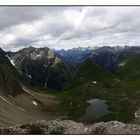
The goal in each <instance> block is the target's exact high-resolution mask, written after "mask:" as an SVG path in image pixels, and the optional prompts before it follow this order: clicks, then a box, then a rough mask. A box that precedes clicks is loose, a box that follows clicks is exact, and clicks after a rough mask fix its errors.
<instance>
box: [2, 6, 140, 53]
mask: <svg viewBox="0 0 140 140" xmlns="http://www.w3.org/2000/svg"><path fill="white" fill-rule="evenodd" d="M103 45H111V46H115V45H121V46H122V45H140V7H99V6H98V7H93V6H90V7H88V6H82V7H80V6H79V7H78V6H73V7H72V6H71V7H70V6H66V7H64V6H62V7H61V6H60V7H57V6H54V7H46V6H43V7H39V6H37V7H33V6H32V7H30V6H26V7H21V6H20V7H0V47H2V48H3V49H4V50H12V51H16V50H19V49H21V48H23V47H28V46H34V47H50V48H55V49H61V48H64V49H69V48H73V47H87V46H91V47H93V46H103Z"/></svg>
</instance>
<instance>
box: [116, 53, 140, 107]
mask: <svg viewBox="0 0 140 140" xmlns="http://www.w3.org/2000/svg"><path fill="white" fill-rule="evenodd" d="M139 60H140V55H137V56H135V57H133V58H131V59H128V60H126V61H125V62H123V63H124V65H123V66H121V67H120V66H119V65H118V68H117V71H116V73H117V74H118V75H119V76H120V78H121V80H122V83H123V86H124V88H125V89H126V91H127V96H128V97H129V98H130V99H131V100H133V102H135V107H136V108H137V107H139V106H140V103H139V102H140V61H139Z"/></svg>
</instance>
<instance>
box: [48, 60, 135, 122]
mask: <svg viewBox="0 0 140 140" xmlns="http://www.w3.org/2000/svg"><path fill="white" fill-rule="evenodd" d="M95 81H96V82H97V84H95V83H94V82H95ZM56 95H57V96H58V98H59V99H60V101H61V104H60V105H59V106H56V107H54V108H49V109H48V108H46V110H47V111H52V112H55V113H58V115H60V114H63V115H66V116H69V117H70V118H73V119H75V118H78V117H79V116H81V115H82V114H83V113H84V112H85V108H86V107H87V105H88V104H87V103H86V101H87V100H89V99H91V98H101V99H105V100H108V105H109V110H111V111H113V112H114V113H111V114H109V115H107V116H105V117H104V118H102V120H113V119H114V120H116V119H117V120H122V121H125V120H126V121H128V120H131V119H132V118H133V114H131V112H132V111H130V110H131V108H129V109H127V105H128V104H132V102H131V101H130V100H129V99H128V98H127V96H126V94H125V90H124V89H123V86H122V83H121V81H119V79H117V77H116V76H115V75H114V74H112V73H111V72H109V71H108V70H105V69H102V68H101V67H99V66H97V65H95V64H93V63H92V61H91V60H90V59H87V60H85V61H84V62H83V63H82V64H80V65H79V66H78V68H77V73H76V75H75V76H74V78H73V80H72V81H70V82H69V83H68V84H67V86H66V87H65V89H64V91H62V92H59V93H56ZM124 110H125V112H124ZM126 115H127V119H126V117H125V120H124V116H126ZM128 116H129V117H128Z"/></svg>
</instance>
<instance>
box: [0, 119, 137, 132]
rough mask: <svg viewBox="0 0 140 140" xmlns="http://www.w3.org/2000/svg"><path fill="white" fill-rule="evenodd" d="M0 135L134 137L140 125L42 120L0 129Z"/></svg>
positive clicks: (113, 122) (116, 122) (114, 122)
mask: <svg viewBox="0 0 140 140" xmlns="http://www.w3.org/2000/svg"><path fill="white" fill-rule="evenodd" d="M0 134H39V135H40V134H52V135H53V134H58V135H60V134H68V135H70V134H75V135H77V134H85V135H86V134H87V135H89V134H90V135H111V134H112V135H128V134H129V135H130V134H131V135H134V134H135V135H136V134H140V125H135V124H124V123H121V122H118V121H111V122H106V123H105V122H99V123H94V124H91V125H86V124H83V123H77V122H74V121H72V120H63V121H61V120H51V121H45V120H42V121H37V122H34V123H33V122H31V123H28V124H25V125H22V124H19V125H16V126H11V127H7V128H3V127H1V128H0Z"/></svg>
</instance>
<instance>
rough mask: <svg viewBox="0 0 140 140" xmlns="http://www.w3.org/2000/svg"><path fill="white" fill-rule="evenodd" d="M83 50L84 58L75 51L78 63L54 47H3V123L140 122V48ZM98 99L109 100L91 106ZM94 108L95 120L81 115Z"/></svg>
mask: <svg viewBox="0 0 140 140" xmlns="http://www.w3.org/2000/svg"><path fill="white" fill-rule="evenodd" d="M75 50H76V49H75ZM81 51H82V53H80V49H79V52H78V53H79V55H80V54H81V58H82V59H81V60H80V59H79V58H78V59H77V58H76V57H75V56H76V55H75V54H74V52H73V53H72V54H71V55H74V57H73V56H72V57H73V59H75V60H74V61H73V62H75V61H77V62H76V63H75V64H72V63H69V62H68V59H66V60H64V59H65V57H64V56H63V58H62V57H61V56H60V54H59V53H57V51H52V50H51V49H49V48H34V47H29V48H24V49H22V50H20V51H18V52H4V51H3V50H1V52H0V58H1V59H0V66H2V67H0V68H1V69H0V83H1V87H0V104H1V105H0V112H1V116H0V125H1V126H10V125H14V124H18V123H22V124H24V123H26V122H30V121H37V120H52V119H55V118H61V119H72V120H75V121H77V122H81V121H82V122H84V123H95V122H100V121H105V122H107V121H112V120H118V121H121V122H125V123H128V122H129V123H139V119H138V117H137V115H138V114H139V113H138V112H139V111H138V110H139V107H140V104H139V101H140V94H139V93H140V92H139V91H140V86H139V81H140V79H139V71H140V65H139V56H140V48H139V47H134V48H133V49H132V48H131V47H126V48H125V47H124V48H121V47H119V48H110V47H106V48H105V47H102V48H94V49H89V48H88V53H89V52H90V55H87V52H85V53H84V51H87V50H86V49H84V50H83V49H82V50H81ZM77 57H78V55H77ZM83 58H84V59H83ZM101 60H103V63H102V61H101ZM78 62H79V63H78ZM96 99H97V100H98V101H100V100H101V101H105V103H103V102H101V103H100V102H98V101H97V102H96V101H95V105H94V104H93V106H92V108H93V110H92V108H91V110H90V102H88V101H94V100H96ZM94 107H95V108H94ZM104 107H105V108H104ZM106 107H107V108H106ZM88 109H89V110H90V111H89V113H90V114H91V116H88V117H86V118H89V119H81V118H82V117H83V116H86V114H88V112H87V110H88ZM104 111H105V112H104ZM95 112H96V113H95ZM103 112H104V113H103ZM94 113H95V114H97V115H94ZM136 113H137V115H136ZM99 114H103V115H99Z"/></svg>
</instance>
